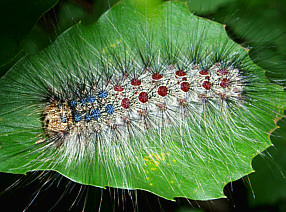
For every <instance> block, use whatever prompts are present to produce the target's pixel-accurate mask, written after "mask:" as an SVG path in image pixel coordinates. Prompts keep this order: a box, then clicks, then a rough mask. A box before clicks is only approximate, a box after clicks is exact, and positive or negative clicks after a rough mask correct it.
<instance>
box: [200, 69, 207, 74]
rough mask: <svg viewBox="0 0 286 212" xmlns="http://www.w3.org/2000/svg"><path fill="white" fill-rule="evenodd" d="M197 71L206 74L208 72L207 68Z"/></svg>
mask: <svg viewBox="0 0 286 212" xmlns="http://www.w3.org/2000/svg"><path fill="white" fill-rule="evenodd" d="M199 73H200V74H201V75H208V74H209V72H208V70H207V69H203V70H201V71H200V72H199Z"/></svg>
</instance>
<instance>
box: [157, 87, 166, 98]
mask: <svg viewBox="0 0 286 212" xmlns="http://www.w3.org/2000/svg"><path fill="white" fill-rule="evenodd" d="M167 93H168V89H167V87H166V86H160V87H159V88H158V94H159V95H160V96H166V95H167Z"/></svg>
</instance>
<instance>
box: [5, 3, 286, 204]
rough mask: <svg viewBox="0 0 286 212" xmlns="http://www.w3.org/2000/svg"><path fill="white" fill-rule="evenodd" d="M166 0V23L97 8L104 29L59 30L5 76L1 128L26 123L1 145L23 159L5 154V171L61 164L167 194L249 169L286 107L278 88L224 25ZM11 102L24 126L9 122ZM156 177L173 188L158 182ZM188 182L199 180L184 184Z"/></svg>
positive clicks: (203, 193)
mask: <svg viewBox="0 0 286 212" xmlns="http://www.w3.org/2000/svg"><path fill="white" fill-rule="evenodd" d="M119 8H120V13H119V12H118V11H119ZM163 8H164V9H163V11H164V10H167V12H166V13H163V14H162V16H163V19H160V18H157V19H155V21H158V22H159V23H152V25H149V24H146V25H145V19H143V20H144V21H142V18H140V17H141V16H139V17H137V16H138V14H137V12H136V10H134V9H131V8H129V7H128V5H122V4H120V5H119V6H117V7H115V8H114V9H113V10H114V11H116V9H117V13H116V12H114V13H113V14H112V15H106V16H105V18H106V19H104V18H102V19H101V21H103V22H104V20H105V22H104V23H105V24H106V23H111V24H110V26H111V27H110V28H108V27H107V30H103V29H101V28H100V27H103V26H102V25H100V24H99V25H98V26H99V27H98V28H99V29H97V30H94V31H88V30H86V29H84V28H80V27H78V28H77V27H75V28H74V29H71V30H70V31H68V32H66V33H65V35H66V37H65V39H66V38H68V39H67V40H69V42H66V41H65V40H64V39H61V38H59V40H58V42H56V43H55V46H56V47H52V48H49V50H47V51H46V52H44V53H42V55H40V56H36V57H34V58H31V59H27V60H28V61H27V62H26V61H25V60H24V61H22V62H21V63H19V64H18V66H16V67H15V69H14V71H13V72H12V71H11V72H10V76H9V74H7V75H6V76H5V77H4V79H3V80H2V82H1V85H3V86H2V88H1V89H2V91H3V92H2V93H3V95H2V94H1V96H2V98H3V99H4V100H5V104H7V103H10V104H8V105H13V107H12V108H11V107H10V106H8V107H4V106H3V110H2V113H1V114H2V117H3V118H2V119H3V120H4V121H3V132H4V133H3V134H5V135H11V134H14V133H18V134H21V133H23V134H22V135H21V137H19V138H15V139H16V140H14V141H16V142H15V146H16V148H17V146H18V145H19V149H21V148H22V151H21V150H18V149H16V151H15V149H11V150H13V151H9V149H8V151H7V150H5V149H4V145H3V150H4V151H7V152H4V157H3V158H5V159H6V157H8V158H9V157H10V156H12V155H14V154H17V155H20V156H21V158H18V159H16V161H17V162H19V164H15V165H11V164H10V163H9V164H8V165H7V166H6V164H5V163H3V164H4V166H3V167H4V170H9V172H19V173H21V172H25V171H26V170H36V169H55V170H58V171H59V172H61V173H62V174H64V175H67V176H69V177H71V178H73V180H75V181H78V182H80V183H83V184H93V185H98V186H114V187H121V188H127V189H132V188H141V189H146V190H150V191H152V192H154V193H156V194H159V195H162V196H164V197H165V198H170V199H171V198H173V197H174V196H183V197H188V198H192V199H210V198H217V197H221V196H222V192H221V191H220V192H219V190H222V187H223V186H224V185H225V183H227V182H229V181H232V180H234V179H238V178H240V177H241V176H243V175H245V174H246V173H248V172H250V171H251V168H250V161H251V160H252V157H253V155H254V154H257V153H259V152H260V151H262V150H264V149H265V148H266V147H267V146H268V145H269V144H270V143H269V141H268V140H267V134H268V133H269V131H270V130H271V129H273V128H274V127H275V125H274V124H273V123H271V120H272V119H274V118H278V117H279V116H281V111H280V109H277V105H278V106H279V101H280V95H281V88H280V87H279V86H275V85H271V84H269V82H268V81H267V80H266V79H265V77H264V72H263V71H262V70H261V69H259V68H258V67H257V66H255V65H254V64H253V63H252V62H251V61H250V60H249V58H248V57H247V51H246V50H244V49H242V48H241V47H239V46H238V45H236V44H235V43H233V42H232V41H230V40H228V39H227V37H224V30H223V28H222V27H220V26H217V25H215V23H211V22H208V21H205V20H199V21H195V22H190V20H189V18H190V17H193V16H190V14H189V13H188V15H186V17H185V16H183V17H180V18H179V19H178V17H177V15H176V14H177V13H178V11H182V10H183V11H185V12H184V14H185V13H186V8H185V9H184V7H183V6H182V5H180V4H177V3H172V4H171V3H166V4H165V6H164V7H163ZM124 12H126V13H131V14H133V16H131V15H129V16H130V17H135V20H133V21H134V22H135V21H136V22H137V23H136V26H137V28H136V31H137V33H136V34H135V36H130V37H129V36H128V35H130V34H132V33H131V32H133V29H132V30H131V29H129V28H128V26H126V25H125V24H124V25H123V27H122V25H120V23H121V24H122V23H126V21H127V20H124V21H123V20H121V22H120V17H119V15H118V14H121V13H124ZM110 13H111V12H110ZM136 14H137V15H136ZM164 14H167V15H165V16H164ZM129 16H128V17H129ZM128 17H126V18H124V19H127V18H128ZM118 19H119V20H118ZM121 19H122V18H121ZM114 20H116V21H114ZM116 24H118V25H116ZM153 24H154V26H155V27H157V29H158V28H161V29H162V31H163V32H158V30H156V29H154V28H155V27H154V26H153ZM176 25H179V26H180V27H182V29H180V30H178V29H177V28H176V27H175V26H176ZM185 25H187V27H186V26H185ZM166 26H167V27H166ZM104 27H106V26H104ZM145 27H146V28H148V29H145ZM173 28H175V29H173ZM76 29H78V31H76ZM192 29H196V33H193V31H192ZM73 30H75V31H73ZM214 31H215V32H216V33H217V34H214V35H213V34H212V33H213V32H214ZM74 32H77V33H78V34H79V35H78V36H76V33H74ZM90 32H92V33H90ZM210 32H211V33H210ZM185 37H188V38H190V39H187V41H185ZM102 38H105V39H106V40H104V41H103V40H102ZM183 38H184V39H183ZM190 40H191V41H190ZM59 49H60V50H61V51H62V52H59V51H58V50H59ZM63 52H64V54H63ZM83 55H84V56H85V57H83ZM90 58H92V59H90ZM21 70H22V71H21ZM23 70H25V73H23ZM39 70H43V72H41V74H39ZM11 73H13V75H12V74H11ZM184 77H186V78H187V79H183V78H184ZM4 80H5V81H6V82H4ZM7 81H8V82H11V83H10V84H7ZM139 82H140V83H142V87H138V89H137V86H141V84H140V83H139ZM139 84H140V85H139ZM21 85H25V86H21ZM119 85H120V86H119ZM262 85H263V86H262ZM19 88H20V89H19ZM122 89H124V90H122ZM123 91H125V92H126V93H123V94H122V96H119V97H117V96H116V94H117V93H116V92H123ZM7 92H10V93H8V94H7ZM136 92H137V93H136ZM270 93H271V94H272V95H273V96H271V98H270V96H269V94H270ZM118 94H119V93H118ZM126 99H127V100H126ZM123 100H125V101H123ZM84 101H85V103H84ZM86 102H87V103H86ZM276 104H277V105H276ZM129 108H130V109H129ZM127 109H129V110H127ZM126 111H127V112H126ZM12 113H13V114H14V115H13V116H12V117H15V116H18V117H17V118H16V120H18V123H19V125H18V126H16V127H17V128H18V131H14V130H11V129H10V128H12V127H14V128H15V126H14V124H12V122H13V121H14V120H15V118H14V119H11V114H12ZM7 114H8V115H7ZM15 114H16V115H15ZM27 114H28V116H27ZM87 114H89V115H87ZM101 114H102V116H101ZM112 115H113V116H112ZM127 115H128V116H127ZM101 118H102V119H101ZM84 119H85V121H84ZM19 120H21V122H20V121H19ZM24 121H25V125H23V124H22V123H24ZM125 122H126V123H127V122H128V124H126V123H125ZM27 123H28V124H27ZM98 125H100V126H98ZM131 126H132V127H131ZM261 132H263V133H261ZM25 133H27V134H25ZM32 135H33V136H32ZM25 136H26V137H25ZM23 138H26V140H25V142H23ZM17 139H18V140H17ZM8 140H10V138H9V136H8V138H7V137H4V136H3V137H2V138H1V142H3V144H5V143H7V141H8ZM28 141H30V142H28ZM90 141H96V142H90ZM245 141H247V142H245ZM17 142H18V143H17ZM35 143H37V144H35ZM31 144H33V145H31ZM20 145H23V146H20ZM15 146H13V148H15ZM20 147H21V148H20ZM23 147H25V148H23ZM245 149H247V151H249V152H248V153H247V154H245V151H246V150H245ZM11 158H12V157H11ZM22 158H25V160H24V161H22ZM10 160H11V159H10ZM8 161H9V160H8ZM213 164H215V165H216V166H217V167H219V168H218V169H217V171H216V170H212V168H211V167H213V166H214V165H213ZM8 166H9V167H8ZM21 166H24V168H23V167H21ZM182 168H183V170H182ZM220 168H221V169H220ZM19 169H20V170H19ZM17 170H18V171H17ZM173 171H175V172H174V173H172V172H173ZM195 172H197V173H195ZM82 174H83V175H86V176H82ZM196 175H197V176H196ZM134 176H139V177H138V178H139V180H138V181H139V183H138V182H137V179H134ZM140 176H142V177H140ZM204 177H205V178H206V179H203V178H204ZM186 179H188V180H186ZM210 179H212V180H210ZM208 180H210V181H209V182H210V184H211V185H208V183H206V181H208ZM160 181H161V182H164V183H165V184H164V183H163V185H164V186H165V185H167V186H168V188H169V190H170V191H162V190H160V185H159V184H160ZM186 181H187V182H188V183H189V186H191V187H195V188H197V189H198V190H199V191H198V192H193V193H192V192H191V193H190V191H189V188H184V186H186V185H188V184H187V183H186V184H184V186H183V185H180V184H181V183H182V182H186ZM192 184H194V185H192ZM157 186H158V187H157ZM213 186H214V187H213ZM158 188H159V189H158ZM214 190H216V192H217V193H216V194H215V195H214ZM173 192H174V193H173Z"/></svg>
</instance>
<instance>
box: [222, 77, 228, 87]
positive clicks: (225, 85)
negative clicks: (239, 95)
mask: <svg viewBox="0 0 286 212" xmlns="http://www.w3.org/2000/svg"><path fill="white" fill-rule="evenodd" d="M229 83H230V82H229V80H228V79H227V78H224V79H222V81H221V83H220V86H221V87H223V88H226V87H228V86H229Z"/></svg>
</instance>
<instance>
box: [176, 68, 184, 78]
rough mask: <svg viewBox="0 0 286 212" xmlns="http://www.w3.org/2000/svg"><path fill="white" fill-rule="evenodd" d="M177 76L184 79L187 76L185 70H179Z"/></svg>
mask: <svg viewBox="0 0 286 212" xmlns="http://www.w3.org/2000/svg"><path fill="white" fill-rule="evenodd" d="M176 75H177V76H179V77H182V76H185V75H186V72H185V71H184V70H179V71H176Z"/></svg>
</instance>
